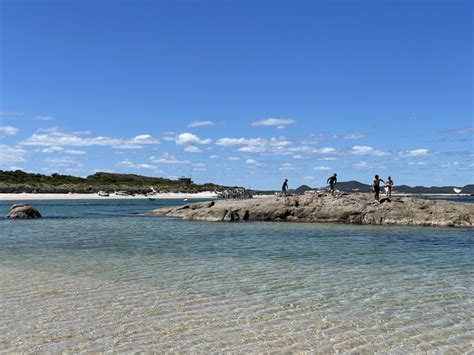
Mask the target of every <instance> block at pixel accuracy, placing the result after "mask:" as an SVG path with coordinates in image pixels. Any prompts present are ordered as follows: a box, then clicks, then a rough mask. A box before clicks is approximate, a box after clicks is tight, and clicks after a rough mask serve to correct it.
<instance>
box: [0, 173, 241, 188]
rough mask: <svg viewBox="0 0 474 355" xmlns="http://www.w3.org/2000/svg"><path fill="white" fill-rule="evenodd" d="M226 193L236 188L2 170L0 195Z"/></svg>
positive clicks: (108, 175)
mask: <svg viewBox="0 0 474 355" xmlns="http://www.w3.org/2000/svg"><path fill="white" fill-rule="evenodd" d="M152 188H153V189H154V190H155V191H156V192H186V193H195V192H203V191H224V190H226V189H233V188H237V187H228V186H221V185H216V184H212V183H206V184H195V183H192V182H191V183H186V182H183V181H181V182H180V181H178V180H171V179H165V178H160V177H149V176H141V175H135V174H115V173H103V172H99V173H96V174H93V175H90V176H88V177H86V178H82V177H77V176H71V175H61V174H56V173H55V174H52V175H43V174H32V173H26V172H24V171H21V170H16V171H3V170H0V193H22V192H27V193H69V192H73V193H96V192H98V191H107V192H113V191H127V192H129V193H148V192H150V191H151V190H152Z"/></svg>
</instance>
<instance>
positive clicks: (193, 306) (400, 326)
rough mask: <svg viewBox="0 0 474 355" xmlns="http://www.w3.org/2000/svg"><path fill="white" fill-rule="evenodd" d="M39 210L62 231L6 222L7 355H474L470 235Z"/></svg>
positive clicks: (103, 209) (95, 208)
mask: <svg viewBox="0 0 474 355" xmlns="http://www.w3.org/2000/svg"><path fill="white" fill-rule="evenodd" d="M87 203H90V204H89V205H88V204H87ZM167 203H170V202H161V201H160V202H159V203H157V204H167ZM155 205H156V204H155ZM155 205H153V207H155ZM7 206H9V204H6V203H4V204H3V205H0V209H1V208H3V209H5V208H7ZM38 208H40V211H41V212H42V213H43V214H44V215H46V216H48V215H49V216H54V217H55V218H47V219H43V220H34V221H6V220H2V221H0V290H1V293H0V351H2V352H5V353H10V352H12V351H29V352H31V351H47V352H49V351H65V350H67V351H107V350H109V351H110V350H113V351H132V350H134V351H159V352H161V351H186V352H212V351H214V352H215V351H230V352H232V351H234V352H265V351H278V352H281V351H291V352H293V351H305V350H307V351H314V352H320V353H327V352H336V351H341V352H344V351H351V350H352V351H356V352H362V353H366V352H375V351H381V352H385V351H388V352H397V351H399V352H425V351H427V352H432V351H440V352H468V351H470V350H471V351H472V349H473V347H474V345H473V339H474V323H473V319H474V297H473V294H474V292H473V291H474V276H473V273H472V270H473V266H474V261H473V260H474V236H473V233H472V231H471V230H466V229H456V230H455V229H441V228H438V229H435V228H416V227H415V228H394V227H380V226H378V227H362V226H339V225H317V224H289V223H232V224H231V223H226V224H223V223H204V222H185V221H180V220H175V219H169V218H143V217H137V216H126V215H125V214H126V213H128V212H139V211H144V210H147V209H150V203H148V202H147V201H140V202H137V201H128V202H127V201H125V202H124V201H119V202H116V204H115V201H114V202H112V201H110V202H109V201H107V202H103V201H100V203H98V204H97V203H92V202H77V201H74V202H58V201H55V202H43V205H42V206H41V207H39V206H38ZM104 214H105V215H104ZM63 217H69V218H63Z"/></svg>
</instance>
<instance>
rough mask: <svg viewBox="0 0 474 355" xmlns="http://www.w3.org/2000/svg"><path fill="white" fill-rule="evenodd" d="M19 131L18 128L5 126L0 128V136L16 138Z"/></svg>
mask: <svg viewBox="0 0 474 355" xmlns="http://www.w3.org/2000/svg"><path fill="white" fill-rule="evenodd" d="M18 131H19V129H18V128H16V127H12V126H3V127H0V136H1V135H4V136H14V135H15V134H17V133H18Z"/></svg>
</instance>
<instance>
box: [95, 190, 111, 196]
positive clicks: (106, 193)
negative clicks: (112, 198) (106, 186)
mask: <svg viewBox="0 0 474 355" xmlns="http://www.w3.org/2000/svg"><path fill="white" fill-rule="evenodd" d="M97 195H98V196H100V197H109V193H108V192H105V191H99V192H98V193H97Z"/></svg>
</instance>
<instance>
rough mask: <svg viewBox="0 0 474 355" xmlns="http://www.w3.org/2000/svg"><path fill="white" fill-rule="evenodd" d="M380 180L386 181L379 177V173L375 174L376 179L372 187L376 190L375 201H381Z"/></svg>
mask: <svg viewBox="0 0 474 355" xmlns="http://www.w3.org/2000/svg"><path fill="white" fill-rule="evenodd" d="M380 181H382V182H383V183H384V184H385V181H383V180H382V179H381V178H379V176H378V175H375V176H374V181H373V182H372V189H373V190H374V203H377V204H378V203H379V199H380V197H379V195H380Z"/></svg>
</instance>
